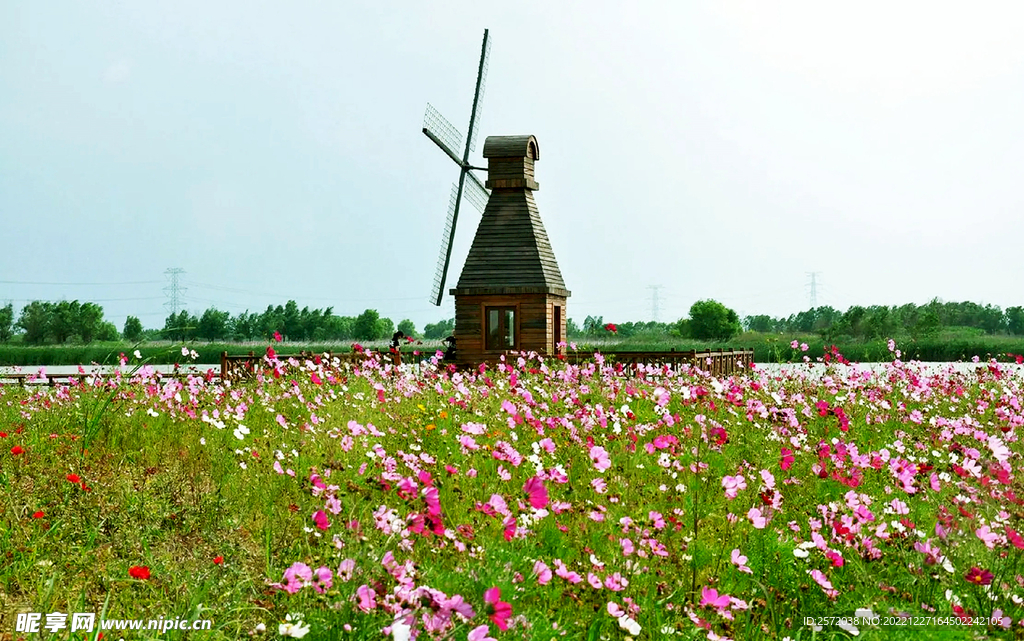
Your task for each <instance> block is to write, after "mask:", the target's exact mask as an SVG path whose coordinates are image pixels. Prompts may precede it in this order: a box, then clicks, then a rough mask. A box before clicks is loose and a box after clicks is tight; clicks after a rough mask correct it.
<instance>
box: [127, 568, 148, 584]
mask: <svg viewBox="0 0 1024 641" xmlns="http://www.w3.org/2000/svg"><path fill="white" fill-rule="evenodd" d="M128 576H130V577H131V578H133V579H139V580H140V581H145V580H146V579H148V578H149V566H148V565H133V566H132V567H130V568H128Z"/></svg>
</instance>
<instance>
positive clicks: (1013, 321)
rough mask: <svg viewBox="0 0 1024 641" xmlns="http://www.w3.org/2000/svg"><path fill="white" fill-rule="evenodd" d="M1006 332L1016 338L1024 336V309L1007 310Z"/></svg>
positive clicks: (1009, 308) (1012, 308)
mask: <svg viewBox="0 0 1024 641" xmlns="http://www.w3.org/2000/svg"><path fill="white" fill-rule="evenodd" d="M1006 330H1007V331H1008V332H1010V333H1011V334H1013V335H1014V336H1020V335H1021V334H1024V307H1007V308H1006Z"/></svg>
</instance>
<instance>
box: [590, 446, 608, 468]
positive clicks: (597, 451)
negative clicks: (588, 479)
mask: <svg viewBox="0 0 1024 641" xmlns="http://www.w3.org/2000/svg"><path fill="white" fill-rule="evenodd" d="M590 460H591V461H593V462H594V467H596V468H597V471H599V472H604V471H605V470H607V469H608V468H610V467H611V466H612V462H611V460H609V458H608V451H607V450H606V449H604V448H603V447H601V446H600V445H598V446H596V447H592V448H590Z"/></svg>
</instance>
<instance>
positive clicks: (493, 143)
mask: <svg viewBox="0 0 1024 641" xmlns="http://www.w3.org/2000/svg"><path fill="white" fill-rule="evenodd" d="M484 158H529V159H531V160H540V145H539V144H537V138H536V137H535V136H488V137H487V140H485V141H484Z"/></svg>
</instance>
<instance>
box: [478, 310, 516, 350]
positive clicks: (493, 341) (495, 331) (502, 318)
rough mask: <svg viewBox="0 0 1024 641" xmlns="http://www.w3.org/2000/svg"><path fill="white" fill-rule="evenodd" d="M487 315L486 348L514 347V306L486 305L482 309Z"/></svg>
mask: <svg viewBox="0 0 1024 641" xmlns="http://www.w3.org/2000/svg"><path fill="white" fill-rule="evenodd" d="M484 313H485V315H486V317H487V327H486V331H487V349H489V350H501V349H515V347H516V335H515V331H516V321H515V319H516V310H515V308H514V307H488V308H486V309H485V310H484Z"/></svg>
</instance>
